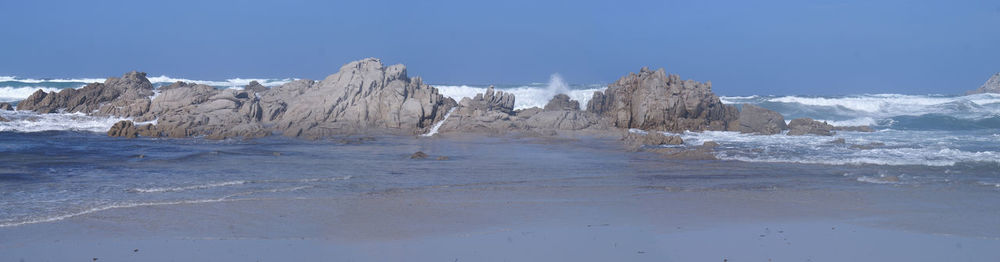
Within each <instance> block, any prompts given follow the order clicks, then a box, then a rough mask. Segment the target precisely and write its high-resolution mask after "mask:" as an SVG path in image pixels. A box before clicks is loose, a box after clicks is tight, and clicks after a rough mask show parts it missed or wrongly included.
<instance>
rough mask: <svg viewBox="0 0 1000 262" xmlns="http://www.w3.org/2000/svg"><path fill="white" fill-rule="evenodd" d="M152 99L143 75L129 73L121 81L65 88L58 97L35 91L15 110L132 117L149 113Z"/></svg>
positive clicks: (53, 93) (148, 83) (150, 85)
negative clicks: (78, 87)
mask: <svg viewBox="0 0 1000 262" xmlns="http://www.w3.org/2000/svg"><path fill="white" fill-rule="evenodd" d="M152 95H153V84H152V83H150V82H149V80H148V79H146V73H141V72H135V71H132V72H129V73H127V74H125V75H123V76H122V77H121V78H113V77H112V78H108V79H107V80H105V81H104V83H91V84H88V85H86V86H84V87H83V88H80V89H73V88H66V89H63V90H60V91H59V92H58V93H56V92H54V91H53V92H49V93H45V92H44V91H42V90H41V89H39V90H38V91H35V93H33V94H31V96H29V97H28V98H27V99H25V100H24V101H21V102H20V103H18V105H17V107H18V109H19V110H30V111H35V112H39V113H54V112H58V111H64V112H68V113H75V112H83V113H87V114H92V115H104V116H119V117H133V116H140V115H142V114H145V113H146V111H147V110H149V104H150V99H149V97H150V96H152Z"/></svg>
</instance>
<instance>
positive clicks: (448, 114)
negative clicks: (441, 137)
mask: <svg viewBox="0 0 1000 262" xmlns="http://www.w3.org/2000/svg"><path fill="white" fill-rule="evenodd" d="M456 108H458V107H457V106H456V107H452V108H451V109H449V110H448V113H446V114H444V118H442V119H441V122H437V123H436V124H434V126H432V127H431V130H430V131H427V133H426V134H423V135H420V136H433V135H434V134H437V132H438V128H441V125H444V121H448V117H449V116H451V112H455V109H456Z"/></svg>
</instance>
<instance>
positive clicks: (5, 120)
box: [0, 116, 10, 122]
mask: <svg viewBox="0 0 1000 262" xmlns="http://www.w3.org/2000/svg"><path fill="white" fill-rule="evenodd" d="M0 122H10V120H7V119H6V118H3V117H2V116H0Z"/></svg>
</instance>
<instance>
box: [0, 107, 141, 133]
mask: <svg viewBox="0 0 1000 262" xmlns="http://www.w3.org/2000/svg"><path fill="white" fill-rule="evenodd" d="M0 115H2V116H3V117H4V118H6V119H7V120H10V121H8V122H0V132H3V131H13V132H42V131H88V132H98V133H101V132H107V131H108V129H110V128H111V126H112V125H114V124H115V123H118V121H122V120H127V118H117V117H98V116H88V115H86V114H83V113H79V112H78V113H52V114H37V113H34V112H28V111H13V112H12V111H5V112H3V113H2V114H0Z"/></svg>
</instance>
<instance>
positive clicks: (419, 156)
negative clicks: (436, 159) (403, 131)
mask: <svg viewBox="0 0 1000 262" xmlns="http://www.w3.org/2000/svg"><path fill="white" fill-rule="evenodd" d="M427 157H428V155H427V153H424V152H423V151H417V152H416V153H413V154H412V155H410V159H425V158H427Z"/></svg>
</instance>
